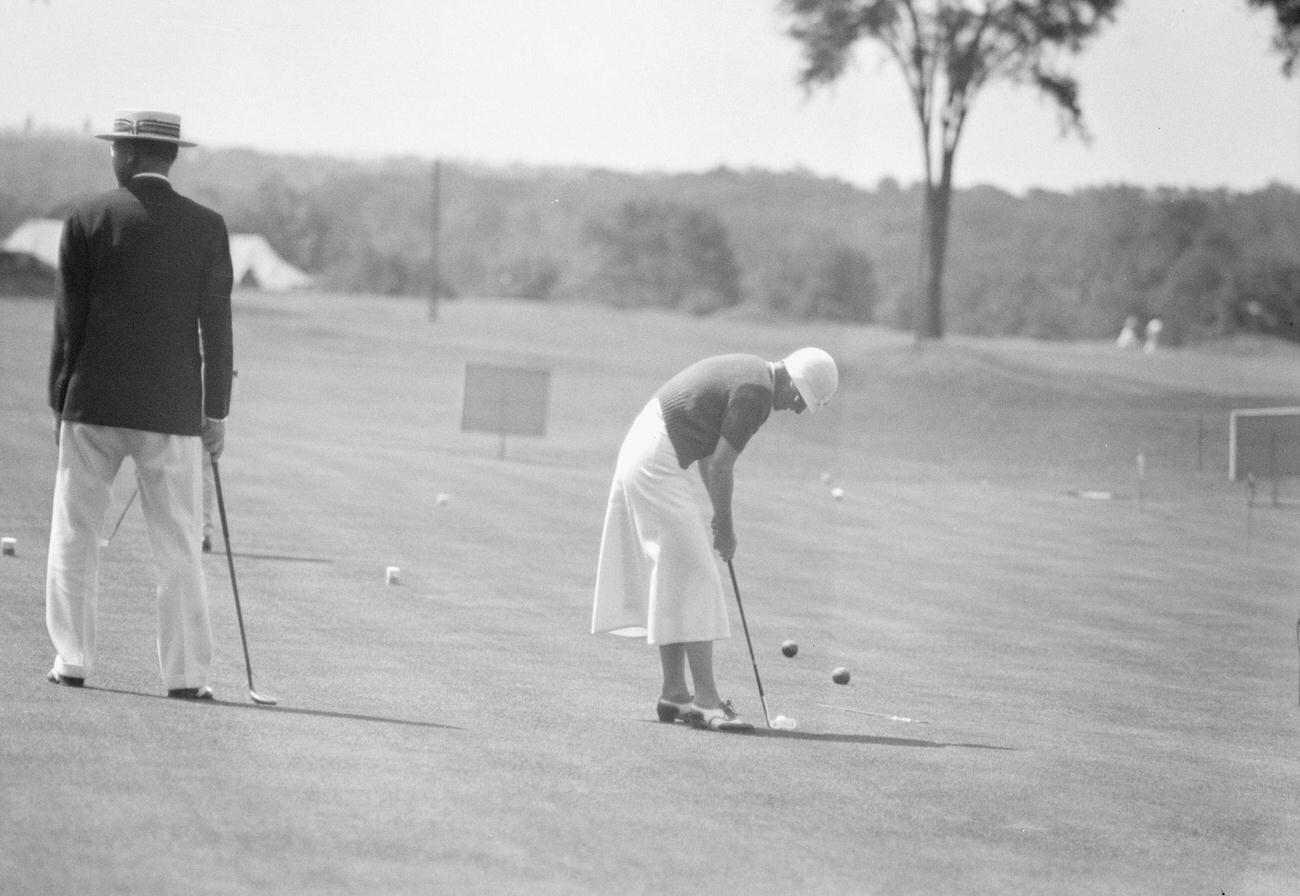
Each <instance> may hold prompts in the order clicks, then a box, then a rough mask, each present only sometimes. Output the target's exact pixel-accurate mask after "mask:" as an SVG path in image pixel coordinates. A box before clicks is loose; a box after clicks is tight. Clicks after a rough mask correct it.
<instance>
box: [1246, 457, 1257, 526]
mask: <svg viewBox="0 0 1300 896" xmlns="http://www.w3.org/2000/svg"><path fill="white" fill-rule="evenodd" d="M1258 484H1259V483H1258V482H1256V480H1255V474H1254V473H1247V474H1246V486H1247V487H1248V488H1249V489H1250V492H1249V494H1248V496H1247V498H1246V538H1247V539H1249V538H1250V536H1251V523H1252V521H1253V519H1254V516H1255V488H1256V487H1257V486H1258Z"/></svg>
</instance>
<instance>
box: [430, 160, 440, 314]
mask: <svg viewBox="0 0 1300 896" xmlns="http://www.w3.org/2000/svg"><path fill="white" fill-rule="evenodd" d="M441 256H442V160H441V159H434V160H433V247H432V253H431V256H430V257H431V259H432V263H431V267H432V269H433V283H432V285H431V286H430V287H429V320H437V319H438V299H439V298H441V293H442V257H441Z"/></svg>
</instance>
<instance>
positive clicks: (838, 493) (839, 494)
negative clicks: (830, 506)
mask: <svg viewBox="0 0 1300 896" xmlns="http://www.w3.org/2000/svg"><path fill="white" fill-rule="evenodd" d="M831 497H832V498H834V499H835V500H836V501H842V500H843V499H844V489H842V488H840V487H839V486H838V485H837V486H835V488H833V489H831Z"/></svg>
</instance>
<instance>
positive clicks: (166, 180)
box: [131, 171, 171, 183]
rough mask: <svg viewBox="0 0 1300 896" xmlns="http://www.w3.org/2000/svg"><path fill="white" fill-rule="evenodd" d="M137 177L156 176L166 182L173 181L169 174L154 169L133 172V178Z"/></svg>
mask: <svg viewBox="0 0 1300 896" xmlns="http://www.w3.org/2000/svg"><path fill="white" fill-rule="evenodd" d="M137 177H156V178H158V179H159V180H161V181H163V182H164V183H171V179H170V178H168V177H167V175H165V174H158V173H156V172H153V171H141V172H140V173H139V174H133V175H132V176H131V180H135V179H136V178H137Z"/></svg>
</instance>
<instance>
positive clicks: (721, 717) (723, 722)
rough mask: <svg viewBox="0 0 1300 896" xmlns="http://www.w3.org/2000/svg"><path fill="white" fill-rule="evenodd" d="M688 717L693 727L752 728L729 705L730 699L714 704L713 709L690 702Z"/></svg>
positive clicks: (712, 729)
mask: <svg viewBox="0 0 1300 896" xmlns="http://www.w3.org/2000/svg"><path fill="white" fill-rule="evenodd" d="M688 717H689V719H690V722H691V724H692V725H694V726H695V727H697V728H708V729H709V730H710V731H753V730H754V726H753V725H751V724H749V722H746V721H745V720H744V719H742V718H741V717H740V716H739V715H738V714H737V713H736V709H735V707H733V706H732V705H731V701H730V700H723V701H722V705H721V706H715V707H714V708H713V709H704V708H702V707H700V706H697V705H696V704H695V703H694V702H692V703H691V710H690V712H689V713H688Z"/></svg>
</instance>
